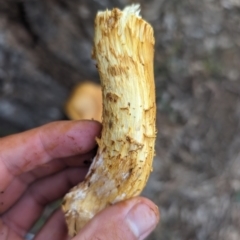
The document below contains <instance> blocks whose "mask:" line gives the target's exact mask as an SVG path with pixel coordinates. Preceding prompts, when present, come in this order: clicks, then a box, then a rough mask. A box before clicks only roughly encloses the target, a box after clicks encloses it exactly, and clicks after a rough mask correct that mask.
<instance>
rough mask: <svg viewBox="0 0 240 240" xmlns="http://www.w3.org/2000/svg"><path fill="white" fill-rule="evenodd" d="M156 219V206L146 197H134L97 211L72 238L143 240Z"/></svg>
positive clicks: (77, 239) (80, 239) (75, 239)
mask: <svg viewBox="0 0 240 240" xmlns="http://www.w3.org/2000/svg"><path fill="white" fill-rule="evenodd" d="M158 221H159V211H158V208H157V206H156V205H155V204H154V203H152V202H151V201H150V200H148V199H146V198H143V197H136V198H132V199H130V200H127V201H123V202H120V203H117V204H114V205H112V206H110V207H108V208H106V209H105V210H103V211H101V212H100V213H98V214H97V215H96V216H95V217H94V218H93V219H92V220H91V221H90V222H89V223H88V224H87V225H86V226H85V227H84V228H83V229H82V230H81V231H80V233H79V234H78V235H77V236H75V237H74V238H73V239H72V240H84V239H89V240H90V239H99V240H102V239H104V240H112V239H115V240H120V239H121V240H122V239H124V240H143V239H145V238H146V237H147V236H148V235H149V234H150V233H151V232H152V230H153V229H154V228H155V227H156V225H157V223H158Z"/></svg>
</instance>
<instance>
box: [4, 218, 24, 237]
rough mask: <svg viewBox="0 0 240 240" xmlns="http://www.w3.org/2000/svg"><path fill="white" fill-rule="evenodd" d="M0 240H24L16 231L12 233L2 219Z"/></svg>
mask: <svg viewBox="0 0 240 240" xmlns="http://www.w3.org/2000/svg"><path fill="white" fill-rule="evenodd" d="M0 239H1V240H11V239H14V240H22V238H20V237H19V236H18V235H17V234H16V233H15V232H14V231H11V229H9V227H8V226H6V224H5V223H4V222H3V221H2V220H1V219H0Z"/></svg>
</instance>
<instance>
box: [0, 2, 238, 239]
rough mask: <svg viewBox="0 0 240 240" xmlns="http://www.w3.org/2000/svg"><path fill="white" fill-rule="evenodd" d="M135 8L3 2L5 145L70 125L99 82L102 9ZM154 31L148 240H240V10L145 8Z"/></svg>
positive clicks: (176, 5) (190, 5) (216, 5)
mask: <svg viewBox="0 0 240 240" xmlns="http://www.w3.org/2000/svg"><path fill="white" fill-rule="evenodd" d="M132 2H135V1H130V0H114V1H110V0H109V1H108V0H102V1H100V0H99V1H97V0H88V1H87V0H85V1H84V0H71V1H67V0H34V1H28V0H11V1H4V0H0V136H5V135H7V134H10V133H13V132H19V131H23V130H25V129H29V128H32V127H35V126H39V125H42V124H44V123H47V122H50V121H54V120H59V119H65V118H66V117H65V116H64V113H63V104H64V102H65V101H66V98H67V96H68V94H69V92H70V91H71V89H72V87H73V86H74V84H76V83H77V82H81V81H83V80H84V79H90V80H92V81H94V82H98V75H97V72H96V69H95V66H94V63H93V61H92V60H91V54H90V53H91V47H92V37H93V19H94V16H95V13H96V11H97V10H99V9H105V8H106V7H109V8H112V7H114V6H118V7H122V6H124V5H126V4H128V3H132ZM140 2H141V5H142V15H143V16H144V17H145V18H146V19H147V20H148V21H149V22H150V23H151V24H152V25H153V27H154V30H155V38H156V46H155V49H156V50H155V82H156V93H157V108H158V111H157V128H158V137H157V141H156V157H155V161H154V171H153V173H152V175H151V177H150V180H149V182H148V185H147V187H146V189H145V190H144V192H143V195H145V196H147V197H149V198H150V199H152V200H153V201H154V202H155V203H156V204H157V205H158V206H159V208H160V211H161V223H160V224H159V226H158V227H157V229H156V230H155V232H154V233H153V234H152V235H151V236H150V237H149V238H148V239H149V240H195V239H196V240H239V239H240V124H239V123H240V82H239V81H240V67H239V63H240V0H202V1H198V0H145V1H140Z"/></svg>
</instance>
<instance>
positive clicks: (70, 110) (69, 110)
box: [65, 81, 102, 122]
mask: <svg viewBox="0 0 240 240" xmlns="http://www.w3.org/2000/svg"><path fill="white" fill-rule="evenodd" d="M65 112H66V115H67V116H68V117H69V118H70V119H72V120H82V119H94V120H97V121H99V122H101V121H102V91H101V86H100V85H98V84H95V83H92V82H90V81H86V82H84V83H80V84H77V85H76V86H75V87H74V89H73V91H72V93H71V95H70V97H69V99H68V100H67V102H66V104H65Z"/></svg>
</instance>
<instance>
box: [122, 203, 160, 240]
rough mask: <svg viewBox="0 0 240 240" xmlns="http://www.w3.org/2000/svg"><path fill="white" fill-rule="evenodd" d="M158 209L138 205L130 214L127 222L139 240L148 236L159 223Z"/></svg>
mask: <svg viewBox="0 0 240 240" xmlns="http://www.w3.org/2000/svg"><path fill="white" fill-rule="evenodd" d="M157 212H158V210H157V207H155V208H151V207H150V206H148V205H147V204H144V203H138V204H136V205H135V206H134V207H133V208H132V209H131V210H130V212H129V213H128V215H127V218H126V221H127V223H128V225H129V228H130V229H131V230H132V232H133V234H134V235H135V236H136V237H137V239H143V238H145V237H146V236H148V235H149V234H150V233H151V231H152V230H153V229H154V228H155V227H156V225H157V223H158V213H157Z"/></svg>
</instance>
